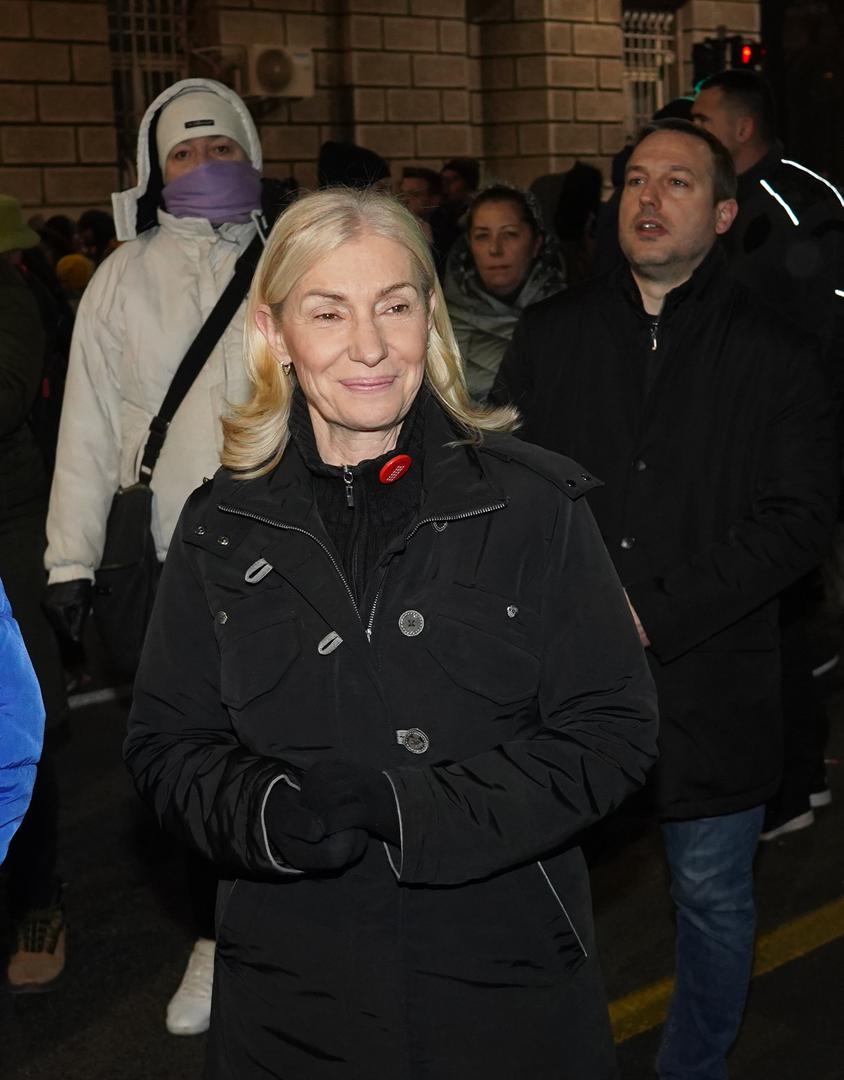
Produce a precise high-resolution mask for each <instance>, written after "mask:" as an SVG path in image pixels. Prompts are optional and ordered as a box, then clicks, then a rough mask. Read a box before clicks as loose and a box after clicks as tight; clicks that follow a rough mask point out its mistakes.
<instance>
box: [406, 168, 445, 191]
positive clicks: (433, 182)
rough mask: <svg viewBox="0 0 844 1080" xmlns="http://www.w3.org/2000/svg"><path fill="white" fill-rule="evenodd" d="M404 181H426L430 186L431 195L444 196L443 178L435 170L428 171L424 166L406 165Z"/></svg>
mask: <svg viewBox="0 0 844 1080" xmlns="http://www.w3.org/2000/svg"><path fill="white" fill-rule="evenodd" d="M401 178H402V180H425V181H426V182H427V184H428V194H429V195H442V193H443V178H442V177H441V176H440V174H439V173H438V172H435V171H434V170H433V169H426V168H425V167H424V166H423V165H405V167H404V168H403V169H402V173H401Z"/></svg>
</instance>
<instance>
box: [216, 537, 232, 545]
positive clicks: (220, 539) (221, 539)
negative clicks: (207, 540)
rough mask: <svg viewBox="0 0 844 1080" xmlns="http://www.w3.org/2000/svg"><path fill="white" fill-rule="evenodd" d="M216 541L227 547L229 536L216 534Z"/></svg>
mask: <svg viewBox="0 0 844 1080" xmlns="http://www.w3.org/2000/svg"><path fill="white" fill-rule="evenodd" d="M217 543H218V544H220V545H221V546H222V547H227V546H228V544H229V538H228V537H227V536H218V537H217Z"/></svg>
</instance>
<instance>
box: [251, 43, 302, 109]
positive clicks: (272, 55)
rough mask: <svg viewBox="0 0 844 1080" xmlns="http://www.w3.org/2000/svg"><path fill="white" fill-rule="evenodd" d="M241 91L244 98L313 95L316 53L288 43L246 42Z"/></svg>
mask: <svg viewBox="0 0 844 1080" xmlns="http://www.w3.org/2000/svg"><path fill="white" fill-rule="evenodd" d="M240 92H241V94H242V95H243V96H244V97H261V98H269V97H283V98H307V97H313V96H314V54H313V52H312V51H311V50H310V49H294V48H290V47H289V46H286V45H247V46H246V65H245V69H244V72H243V80H242V89H241V91H240Z"/></svg>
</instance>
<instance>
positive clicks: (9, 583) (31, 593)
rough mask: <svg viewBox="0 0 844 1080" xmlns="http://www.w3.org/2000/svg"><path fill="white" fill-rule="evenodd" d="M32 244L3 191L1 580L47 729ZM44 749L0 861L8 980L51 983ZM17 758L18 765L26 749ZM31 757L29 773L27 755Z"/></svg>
mask: <svg viewBox="0 0 844 1080" xmlns="http://www.w3.org/2000/svg"><path fill="white" fill-rule="evenodd" d="M38 243H39V237H38V234H37V233H36V232H34V231H33V230H32V229H31V228H30V227H29V226H28V225H26V224H25V222H24V220H23V216H22V214H21V208H20V204H19V203H18V201H17V199H13V198H11V197H9V196H7V195H0V386H2V387H3V392H2V393H0V579H2V581H3V585H4V587H5V590H6V594H7V596H8V600H9V604H10V605H11V609H12V612H13V614H14V617H15V620H16V621H17V624H18V626H19V628H20V632H21V635H22V637H23V641H24V644H25V646H26V651H27V652H28V654H29V657H30V659H31V661H32V666H33V668H34V669H35V674H36V676H37V678H38V684H39V688H40V697H41V699H42V700H43V705H44V709H45V710H46V718H47V725H48V727H49V729H50V735H51V736H52V735H53V734H54V733H55V732H56V731H57V730H58V729H59V728H60V727H61V725H62V723H63V721H64V720H65V717H66V711H67V697H66V693H65V685H64V675H63V672H62V666H61V659H60V657H59V651H58V643H57V641H56V638H55V635H54V634H53V632H52V630H51V629H50V625H49V623H48V622H47V620H46V618H45V617H44V613H43V611H42V610H41V597H42V595H43V591H44V566H43V561H42V560H43V555H44V547H45V542H46V541H45V534H44V524H45V520H46V516H47V497H48V494H49V482H48V479H47V469H46V466H45V461H44V456H43V454H42V451H41V448H40V447H39V445H38V441H37V439H36V432H35V430H34V426H33V415H34V414H33V409H34V406H35V405H36V401H37V399H38V393H39V389H40V387H41V384H42V378H43V375H44V368H45V358H46V355H47V343H48V341H49V333H48V332H49V330H50V326H49V325H48V324H49V316H50V310H51V309H50V307H49V303H50V297H49V294H48V293H47V290H46V288H44V286H43V285H41V283H40V282H39V281H38V279H37V278H36V277H34V275H31V274H29V273H28V272H27V269H26V266H25V264H24V258H25V255H26V253H27V252H31V251H33V250H34V249H35V248H36V247H37V245H38ZM5 663H6V660H5V658H4V659H3V664H5ZM11 670H12V669H11V668H10V669H9V672H5V671H4V672H3V675H4V676H8V675H9V673H10V672H11ZM23 678H24V675H23V672H22V671H20V672H19V674H18V676H17V680H18V682H19V689H20V691H21V693H22V694H23V692H24V682H23ZM0 682H5V683H6V686H7V690H6V692H5V693H6V700H7V703H8V705H9V706H11V705H12V704H13V701H12V697H11V696H10V695H11V691H12V683H13V682H14V680H10V679H9V678H5V679H4V678H0ZM39 708H40V705H39ZM3 712H4V706H3V704H2V703H0V714H3ZM41 721H42V722H43V715H42V717H41ZM7 738H10V739H12V742H13V743H14V739H15V735H14V730H12V731H10V732H8V733H7V732H5V731H4V732H3V733H0V743H2V742H5V741H6V739H7ZM39 743H40V735H39ZM51 751H52V738H48V739H47V741H46V743H45V746H44V753H43V756H42V758H41V763H40V764H39V766H38V771H37V776H36V779H35V786H34V789H33V793H32V802H31V804H30V809H29V812H28V813H27V816H26V818H25V819H24V821H23V824H22V825H21V827H20V829H19V831H18V832H17V834H16V835H15V837H14V839H13V840H12V842H11V845H10V847H9V853H8V857H7V859H6V863H5V867H4V869H5V870H6V873H7V890H6V893H7V897H8V901H9V908H10V912H11V916H12V922H13V924H14V932H15V940H16V946H14V947H13V953H12V957H11V960H10V963H9V982H10V985H11V987H12V989H18V988H20V987H22V986H23V985H25V984H26V983H28V982H29V980H30V979H31V978H32V977H34V978H35V979H36V981H41V982H43V983H44V984H48V983H49V982H51V981H53V979H55V978H56V977H57V976H58V974H59V973H60V972H61V969H62V967H63V966H64V924H63V922H62V921H61V920H60V919H58V918H56V917H55V912H56V910H57V908H58V906H59V892H60V879H59V877H58V875H57V873H56V860H57V833H58V830H57V824H58V813H59V808H58V798H57V790H56V782H55V776H54V772H53V764H52V759H51ZM9 752H10V751H9ZM35 757H36V759H37V755H35ZM9 760H10V761H11V760H12V759H11V758H9ZM19 760H20V762H21V764H23V762H24V760H25V757H24V756H21V757H20V758H19ZM30 760H31V759H30ZM31 764H32V765H33V768H32V770H31V771H32V772H34V771H35V770H34V761H31ZM2 786H3V781H0V787H2ZM36 939H38V940H39V942H40V948H39V949H38V950H37V955H31V954H32V953H33V950H31V949H30V948H29V946H30V945H31V943H32V942H34V941H35V940H36ZM30 960H32V965H31V964H30Z"/></svg>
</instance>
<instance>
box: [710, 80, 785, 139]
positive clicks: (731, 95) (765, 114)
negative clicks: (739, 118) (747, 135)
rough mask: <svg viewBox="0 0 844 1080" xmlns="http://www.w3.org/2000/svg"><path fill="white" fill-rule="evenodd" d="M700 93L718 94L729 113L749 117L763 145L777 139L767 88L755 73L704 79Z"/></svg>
mask: <svg viewBox="0 0 844 1080" xmlns="http://www.w3.org/2000/svg"><path fill="white" fill-rule="evenodd" d="M700 89H701V90H720V91H721V92H722V93H723V95H724V97H725V98H726V99H727V103H728V105H729V106H730V107H731V108H732V109H737V110H738V111H740V112H741V113H742V115H744V116H752V117H753V121H754V123H755V124H756V132H757V134H758V136H759V138H760V139H761V141H762V142H763V143H765V144H766V145H768V146H770V144H771V143H772V142H773V141H774V140H775V139H776V137H777V110H776V105H775V104H774V95H773V93H772V92H771V88H770V86H769V85H768V84H767V82H765V80H764V79H763V78H762V76H761V75H759V74H757V73H756V72H755V71H720V72H718V74H717V75H710V76H709V78H708V79H704V81H703V82H702V83H701V86H700Z"/></svg>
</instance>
